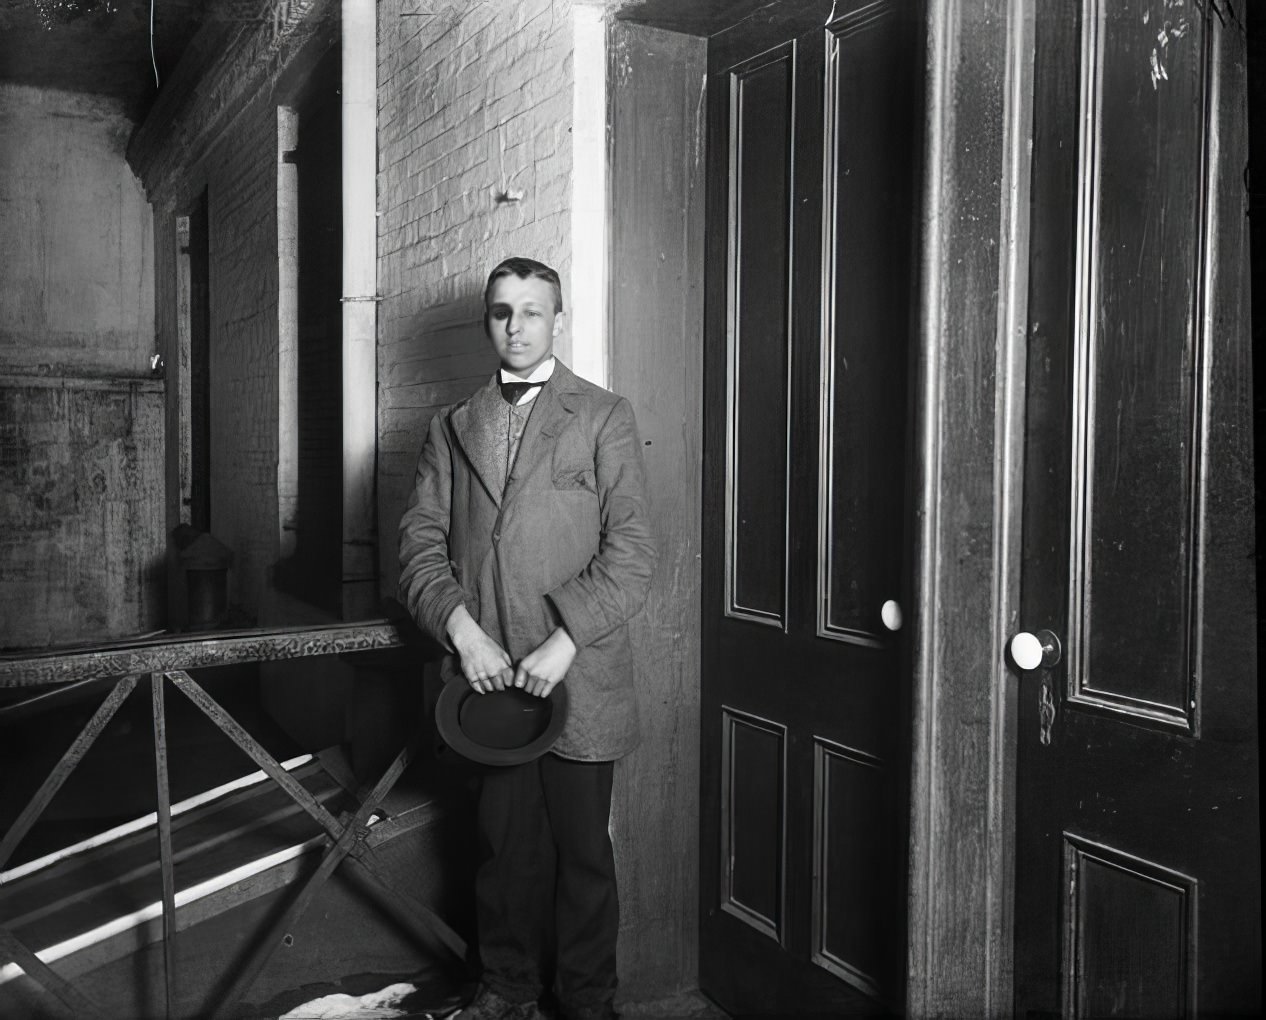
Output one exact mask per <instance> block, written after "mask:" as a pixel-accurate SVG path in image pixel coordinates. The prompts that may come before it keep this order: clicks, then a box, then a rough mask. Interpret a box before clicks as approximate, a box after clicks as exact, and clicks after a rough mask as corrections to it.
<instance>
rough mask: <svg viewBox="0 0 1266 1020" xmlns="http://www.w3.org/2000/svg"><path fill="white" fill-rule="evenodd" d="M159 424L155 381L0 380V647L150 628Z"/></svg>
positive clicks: (156, 569)
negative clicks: (0, 523)
mask: <svg viewBox="0 0 1266 1020" xmlns="http://www.w3.org/2000/svg"><path fill="white" fill-rule="evenodd" d="M162 419H163V389H162V383H161V382H158V381H149V380H138V381H136V382H132V383H127V382H120V383H114V382H99V381H97V380H92V379H85V380H68V379H41V378H32V379H31V380H30V381H29V382H23V381H22V380H19V379H14V378H12V377H9V378H6V379H3V380H0V521H2V522H3V527H0V563H2V564H3V565H4V569H3V571H0V647H2V648H27V647H44V646H49V645H60V644H69V643H80V642H86V641H93V640H101V639H105V638H110V637H120V636H124V635H130V634H138V633H142V632H146V631H150V630H154V629H156V628H158V627H160V626H161V620H162V614H163V598H162V595H163V591H162V584H163V582H162V569H163V553H164V547H165V538H164V534H163V503H162V497H163V464H162V458H163V455H162V451H163V443H162V423H163V422H162Z"/></svg>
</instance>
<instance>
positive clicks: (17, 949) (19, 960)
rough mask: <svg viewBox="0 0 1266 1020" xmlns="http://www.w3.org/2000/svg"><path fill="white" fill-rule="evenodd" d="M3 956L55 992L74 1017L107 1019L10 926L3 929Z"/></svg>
mask: <svg viewBox="0 0 1266 1020" xmlns="http://www.w3.org/2000/svg"><path fill="white" fill-rule="evenodd" d="M0 956H4V957H8V959H10V960H12V961H13V962H14V963H16V964H17V965H18V966H19V967H21V968H22V969H23V970H24V971H26V973H27V975H28V976H29V977H31V978H33V979H34V980H36V981H37V982H39V984H40V985H41V986H43V988H44V989H45V991H47V992H49V993H51V994H52V995H55V996H56V997H57V998H58V999H60V1000H61V1001H62V1002H63V1003H65V1004H66V1005H67V1006H69V1007H70V1010H69V1015H70V1016H71V1017H72V1018H76V1020H77V1018H79V1017H96V1018H97V1020H105V1014H104V1013H102V1012H101V1010H100V1009H99V1008H98V1007H97V1005H96V1003H94V1002H92V1001H91V1000H90V999H88V998H87V997H86V996H85V995H84V994H83V993H82V992H80V991H79V990H78V989H76V988H75V986H74V985H72V984H71V983H70V982H69V981H67V980H66V979H65V978H62V977H60V976H59V975H58V974H57V973H56V972H55V971H54V970H53V969H52V968H51V967H49V965H48V964H46V963H45V962H44V961H43V960H41V959H40V958H39V957H38V956H36V955H35V954H34V953H33V952H31V951H30V950H29V949H27V948H26V946H25V945H23V943H22V942H21V941H20V940H19V939H18V937H17V936H16V935H14V934H13V933H12V932H10V931H9V930H8V929H7V928H0Z"/></svg>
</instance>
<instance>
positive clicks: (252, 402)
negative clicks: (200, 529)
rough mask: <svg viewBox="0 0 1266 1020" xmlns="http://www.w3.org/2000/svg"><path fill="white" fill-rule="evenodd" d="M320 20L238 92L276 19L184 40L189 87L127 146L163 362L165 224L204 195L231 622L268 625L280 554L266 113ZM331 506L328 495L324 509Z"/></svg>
mask: <svg viewBox="0 0 1266 1020" xmlns="http://www.w3.org/2000/svg"><path fill="white" fill-rule="evenodd" d="M327 6H328V5H327ZM331 24H332V23H331V22H330V21H329V20H328V19H325V20H323V19H322V17H321V12H320V11H318V12H316V13H313V14H310V15H309V16H308V18H307V20H306V22H304V23H303V25H301V26H300V27H299V28H297V29H296V28H294V27H293V26H291V27H290V29H289V31H290V32H291V35H290V36H287V37H286V40H287V42H286V45H284V46H283V45H282V44H280V43H275V40H274V43H275V45H273V48H274V49H280V50H281V54H280V55H279V56H276V55H275V56H274V59H273V61H272V62H271V63H269V64H268V71H267V73H266V74H263V75H262V79H261V80H260V81H257V82H254V83H253V85H254V87H252V83H250V82H246V83H245V84H243V81H244V79H243V77H242V76H243V74H245V71H244V68H245V67H248V68H249V69H250V72H251V74H253V75H255V76H256V77H259V76H260V75H261V73H262V72H261V71H260V67H261V65H259V64H258V63H249V61H248V57H249V55H250V54H251V53H252V52H255V51H257V50H261V48H262V49H268V48H269V45H270V44H269V42H268V40H269V39H271V38H273V37H274V36H275V35H276V33H277V32H279V31H280V29H279V27H278V26H277V25H274V24H271V23H261V24H259V25H258V26H257V27H256V28H255V29H254V35H252V36H251V37H250V38H248V39H245V40H242V39H236V40H234V45H233V46H232V47H218V48H217V47H216V46H214V45H212V43H214V39H211V40H210V41H209V42H205V43H203V42H202V41H201V40H195V53H194V65H193V66H194V67H195V69H196V73H195V74H193V75H192V77H191V79H190V80H189V81H184V80H178V79H176V78H173V79H172V83H171V84H172V86H173V93H172V94H173V95H175V96H177V97H181V98H180V99H179V101H177V100H175V99H173V100H170V101H169V102H170V109H168V108H163V107H161V106H156V107H155V111H154V112H153V113H152V114H151V115H150V117H149V119H148V120H147V121H146V123H145V125H144V126H143V127H142V128H141V130H140V131H139V132H138V134H137V135H136V136H134V139H133V142H132V145H131V149H130V156H131V158H132V159H133V161H134V163H136V164H137V165H139V166H140V167H141V171H142V173H143V175H144V176H145V179H146V183H147V186H148V188H149V191H150V196H151V199H152V201H153V202H154V205H155V227H154V229H155V237H156V247H157V249H158V252H159V257H158V260H157V261H158V276H159V282H158V286H157V294H158V303H157V313H156V318H157V323H158V342H159V344H160V345H161V347H162V349H163V350H164V351H166V352H167V354H168V361H169V363H170V364H171V365H173V366H175V364H176V361H177V354H178V343H177V329H178V319H177V308H176V287H175V277H176V264H177V241H176V217H177V216H181V215H187V214H189V212H190V211H191V210H192V208H193V206H194V203H195V201H196V199H197V197H198V196H199V195H200V194H201V192H202V191H203V189H205V190H206V193H207V210H208V224H209V271H208V289H209V304H210V349H211V358H210V374H211V384H210V389H211V409H210V419H211V441H210V445H211V469H210V470H211V482H210V492H211V530H212V533H213V534H214V535H215V536H216V538H218V539H219V540H220V541H222V542H223V543H224V544H225V545H227V546H228V547H229V548H230V549H232V550H233V552H234V557H235V558H234V562H233V566H232V568H231V570H230V571H229V586H230V587H229V599H230V603H231V605H232V606H233V608H234V613H235V616H236V618H237V622H240V623H251V622H260V623H269V622H280V621H279V620H278V619H277V615H278V612H279V610H278V609H277V604H278V602H279V597H278V596H277V593H276V592H275V590H274V588H273V583H272V582H273V571H274V568H275V567H276V565H277V563H278V560H279V558H280V539H279V533H280V524H279V508H278V494H277V461H278V446H279V432H280V426H279V422H278V378H279V336H280V329H279V322H278V315H279V311H278V291H279V270H278V247H277V187H278V184H277V181H278V174H277V107H278V106H279V105H288V104H290V103H291V102H293V100H294V98H295V94H296V93H297V90H298V89H300V88H301V87H302V86H303V84H304V80H305V74H306V70H308V69H310V68H311V67H313V66H315V63H316V61H317V59H319V56H320V54H321V53H323V52H325V51H326V50H328V48H329V46H330V45H331V44H332V43H333V41H334V40H335V38H336V37H335V36H334V34H333V30H332V27H331ZM282 27H283V28H284V27H285V26H282ZM198 46H201V47H202V48H205V49H207V50H208V51H212V52H214V54H215V56H214V60H213V58H212V57H206V58H205V59H206V60H213V62H212V63H211V66H210V67H202V66H200V65H199V64H198V63H197V61H198V60H199V59H204V58H201V57H200V53H199V52H198V51H197V47H198ZM214 61H219V62H218V63H216V62H214ZM243 61H247V63H246V64H242V62H243ZM296 66H299V70H296ZM175 139H179V140H180V144H175V143H174V141H173V140H175ZM317 399H323V398H322V397H321V396H320V395H317ZM330 399H333V400H335V401H337V400H338V394H337V393H334V394H332V395H330ZM169 404H171V405H172V406H170V407H169V409H168V427H169V428H170V429H174V428H175V427H176V425H177V424H178V420H179V419H178V417H177V416H176V414H175V401H174V400H172V399H169ZM172 435H173V436H174V435H175V432H174V431H173V432H172ZM168 460H169V463H168V479H169V488H168V511H167V515H168V523H169V526H174V524H175V522H176V520H178V507H177V505H176V504H175V503H173V501H172V500H173V496H174V495H175V493H176V491H177V489H176V488H175V487H173V486H172V484H171V483H172V482H173V481H174V482H176V483H178V481H179V476H178V474H177V473H176V465H175V463H174V457H172V456H169V458H168ZM338 510H339V507H338V501H337V499H336V500H335V504H334V506H333V507H332V508H331V511H332V512H333V513H334V514H337V513H338Z"/></svg>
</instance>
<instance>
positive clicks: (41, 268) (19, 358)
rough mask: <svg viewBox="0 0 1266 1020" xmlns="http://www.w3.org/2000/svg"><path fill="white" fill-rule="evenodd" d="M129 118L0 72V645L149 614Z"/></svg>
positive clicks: (154, 491)
mask: <svg viewBox="0 0 1266 1020" xmlns="http://www.w3.org/2000/svg"><path fill="white" fill-rule="evenodd" d="M130 130H131V123H130V122H129V121H128V120H127V118H126V117H125V116H124V114H123V109H122V106H121V105H120V104H117V103H114V102H112V101H109V100H104V99H100V98H96V97H90V96H82V95H76V94H72V93H66V92H57V91H53V90H42V89H34V88H27V87H22V86H12V85H0V563H2V564H3V570H2V571H0V647H9V648H16V647H31V646H42V645H51V644H65V643H70V642H82V641H92V640H101V639H106V638H110V637H120V636H125V635H129V634H136V633H140V632H144V631H148V630H153V629H156V628H158V627H161V626H162V620H163V613H164V607H163V592H164V587H163V578H162V557H163V552H164V537H163V519H162V491H163V476H162V458H163V430H162V402H163V395H162V394H163V386H162V382H161V381H160V380H155V379H153V378H151V376H150V371H149V357H150V354H151V353H152V352H153V350H154V319H153V300H154V298H153V246H152V243H151V237H152V234H151V216H150V208H149V205H148V203H147V202H146V200H145V195H144V193H143V191H142V189H141V186H140V182H139V181H137V179H136V177H135V176H134V175H133V173H132V171H131V169H130V168H129V167H128V165H127V163H126V161H125V160H124V146H125V143H126V140H127V135H128V133H129V132H130Z"/></svg>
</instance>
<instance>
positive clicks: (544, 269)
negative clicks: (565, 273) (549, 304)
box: [484, 255, 563, 315]
mask: <svg viewBox="0 0 1266 1020" xmlns="http://www.w3.org/2000/svg"><path fill="white" fill-rule="evenodd" d="M503 276H517V277H518V278H519V279H520V280H527V279H532V278H535V279H537V280H544V281H545V282H546V283H548V284H549V285H550V286H551V287H553V288H554V314H555V315H557V314H558V313H559V312H561V311H562V310H563V285H562V282H561V281H560V280H559V279H558V273H556V272H555V271H554V270H553V269H551V268H550V267H549V266H547V265H546V264H545V263H544V262H537V261H536V259H525V258H523V257H521V256H518V255H515V256H512V257H511V258H508V259H505V260H504V261H502V262H500V263H499V264H498V265H497V268H496V269H494V270H493V271H492V272H491V273H489V274H488V284H487V286H485V287H484V307H485V308H487V307H488V299H489V298H490V297H491V296H492V287H493V284H495V283H496V282H497V281H498V280H500V279H501V278H502V277H503Z"/></svg>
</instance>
